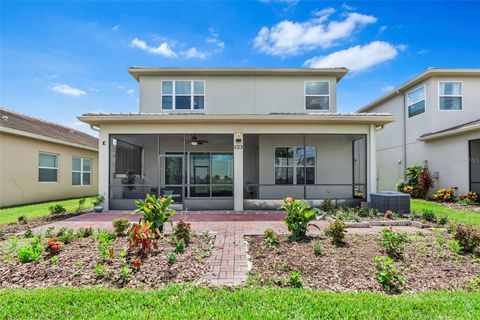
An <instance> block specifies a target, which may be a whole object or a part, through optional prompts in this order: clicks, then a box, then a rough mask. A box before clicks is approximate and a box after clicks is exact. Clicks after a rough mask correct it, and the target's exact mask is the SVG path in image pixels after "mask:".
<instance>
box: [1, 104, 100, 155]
mask: <svg viewBox="0 0 480 320" xmlns="http://www.w3.org/2000/svg"><path fill="white" fill-rule="evenodd" d="M2 127H5V128H10V129H14V130H19V131H23V132H28V133H32V134H35V135H40V136H44V137H47V138H52V139H57V140H62V141H64V142H66V143H71V144H79V145H83V146H86V147H89V148H94V149H98V139H97V138H95V137H92V136H91V135H89V134H86V133H84V132H82V131H79V130H76V129H73V128H69V127H65V126H62V125H60V124H57V123H53V122H50V121H47V120H42V119H37V118H33V117H30V116H27V115H25V114H22V113H18V112H15V111H11V110H7V109H4V108H0V129H2ZM0 131H4V130H0Z"/></svg>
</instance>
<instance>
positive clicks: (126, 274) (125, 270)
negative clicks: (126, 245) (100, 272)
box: [120, 266, 131, 281]
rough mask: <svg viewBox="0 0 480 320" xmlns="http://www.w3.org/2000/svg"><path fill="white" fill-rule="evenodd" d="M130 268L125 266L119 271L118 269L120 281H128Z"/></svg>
mask: <svg viewBox="0 0 480 320" xmlns="http://www.w3.org/2000/svg"><path fill="white" fill-rule="evenodd" d="M130 272H131V270H130V268H129V267H127V266H123V267H122V268H121V269H120V279H122V280H124V281H127V280H128V279H130Z"/></svg>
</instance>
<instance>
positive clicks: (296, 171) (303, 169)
mask: <svg viewBox="0 0 480 320" xmlns="http://www.w3.org/2000/svg"><path fill="white" fill-rule="evenodd" d="M305 150H306V152H305ZM315 162H316V148H315V147H306V148H303V147H277V148H275V184H315Z"/></svg>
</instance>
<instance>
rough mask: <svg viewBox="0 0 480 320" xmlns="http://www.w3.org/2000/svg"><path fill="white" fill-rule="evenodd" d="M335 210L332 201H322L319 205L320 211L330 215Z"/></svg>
mask: <svg viewBox="0 0 480 320" xmlns="http://www.w3.org/2000/svg"><path fill="white" fill-rule="evenodd" d="M334 209H335V205H334V204H333V201H332V199H324V200H323V201H322V204H321V205H320V210H322V211H324V212H327V213H330V212H332V211H333V210H334Z"/></svg>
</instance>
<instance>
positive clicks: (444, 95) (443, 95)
mask: <svg viewBox="0 0 480 320" xmlns="http://www.w3.org/2000/svg"><path fill="white" fill-rule="evenodd" d="M448 82H457V83H461V84H462V94H460V95H457V94H440V84H441V83H448ZM442 97H451V98H461V101H462V105H461V108H460V109H458V110H456V109H442V108H440V100H441V99H442ZM438 110H439V111H462V110H463V81H455V80H442V81H438Z"/></svg>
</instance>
